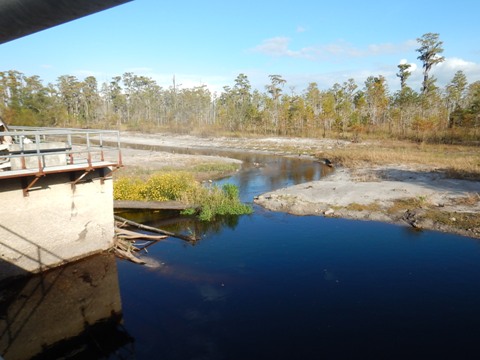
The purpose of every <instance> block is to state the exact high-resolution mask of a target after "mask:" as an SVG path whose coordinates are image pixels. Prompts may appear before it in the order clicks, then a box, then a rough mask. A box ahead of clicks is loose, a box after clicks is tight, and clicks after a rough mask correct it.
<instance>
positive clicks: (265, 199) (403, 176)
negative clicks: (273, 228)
mask: <svg viewBox="0 0 480 360" xmlns="http://www.w3.org/2000/svg"><path fill="white" fill-rule="evenodd" d="M479 194H480V182H475V181H467V180H459V179H449V178H447V177H445V175H444V174H443V173H441V172H435V171H427V170H426V169H420V168H417V169H415V168H412V167H407V166H404V165H391V166H382V167H373V168H368V169H362V170H350V169H338V170H337V171H336V172H335V173H333V174H331V175H329V176H327V177H326V178H325V179H322V180H319V181H314V182H310V183H305V184H300V185H296V186H292V187H288V188H284V189H280V190H277V191H273V192H269V193H266V194H263V195H261V196H259V197H258V198H257V199H255V202H256V203H257V204H259V205H262V206H264V207H265V208H267V209H270V210H273V211H284V212H288V213H291V214H296V215H324V216H336V217H343V218H351V219H360V220H377V221H385V222H391V223H403V224H410V225H411V226H414V227H417V228H425V229H433V230H440V231H448V232H453V233H458V234H462V235H466V236H471V237H478V238H480V195H479Z"/></svg>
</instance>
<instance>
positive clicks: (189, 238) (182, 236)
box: [114, 215, 198, 242]
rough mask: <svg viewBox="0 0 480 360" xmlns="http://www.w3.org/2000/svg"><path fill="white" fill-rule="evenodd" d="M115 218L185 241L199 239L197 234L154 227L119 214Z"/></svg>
mask: <svg viewBox="0 0 480 360" xmlns="http://www.w3.org/2000/svg"><path fill="white" fill-rule="evenodd" d="M114 218H115V220H118V221H120V222H122V223H125V224H128V225H130V226H135V227H138V228H139V229H142V230H146V231H150V232H155V233H157V234H162V235H167V236H171V237H176V238H178V239H182V240H185V241H188V242H196V241H197V240H198V239H197V238H196V237H195V236H188V235H183V234H176V233H172V232H170V231H166V230H162V229H158V228H155V227H152V226H148V225H143V224H140V223H137V222H135V221H132V220H128V219H125V218H123V217H121V216H118V215H114Z"/></svg>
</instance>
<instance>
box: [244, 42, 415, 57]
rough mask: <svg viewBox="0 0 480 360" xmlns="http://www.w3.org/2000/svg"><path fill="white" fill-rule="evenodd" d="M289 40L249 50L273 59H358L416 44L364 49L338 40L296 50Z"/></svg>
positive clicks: (377, 46)
mask: <svg viewBox="0 0 480 360" xmlns="http://www.w3.org/2000/svg"><path fill="white" fill-rule="evenodd" d="M290 42H291V39H290V38H288V37H274V38H270V39H265V40H263V41H262V43H261V44H260V45H257V46H255V47H254V48H253V49H251V50H252V51H253V52H257V53H261V54H265V55H268V56H273V57H291V58H303V59H309V60H324V59H326V58H358V57H367V56H379V55H387V54H397V53H402V52H405V51H409V50H412V49H413V48H414V46H415V44H416V42H415V41H414V40H407V41H405V42H403V43H399V44H394V43H384V44H370V45H368V46H366V47H364V48H359V47H355V46H354V45H352V44H350V43H348V42H346V41H344V40H339V41H337V42H334V43H329V44H323V45H312V46H308V47H303V48H300V49H298V50H293V49H291V48H290Z"/></svg>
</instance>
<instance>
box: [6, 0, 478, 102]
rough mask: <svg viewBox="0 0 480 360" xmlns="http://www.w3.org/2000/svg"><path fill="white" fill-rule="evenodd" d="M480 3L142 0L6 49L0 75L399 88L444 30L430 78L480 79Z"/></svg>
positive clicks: (218, 86) (213, 85) (216, 86)
mask: <svg viewBox="0 0 480 360" xmlns="http://www.w3.org/2000/svg"><path fill="white" fill-rule="evenodd" d="M478 14H480V1H478V0H457V1H446V2H445V1H442V2H439V1H438V0H435V1H431V0H423V1H422V0H416V1H411V0H403V1H396V2H391V1H388V2H387V1H368V0H364V1H347V0H344V1H328V2H327V1H319V0H318V1H317V0H242V1H233V0H232V1H227V0H204V1H198V0H197V1H195V0H176V1H163V0H134V1H132V2H130V3H127V4H124V5H120V6H117V7H115V8H111V9H108V10H105V11H103V12H100V13H97V14H93V15H90V16H87V17H84V18H81V19H77V20H74V21H72V22H69V23H66V24H62V25H59V26H57V27H54V28H51V29H47V30H44V31H41V32H38V33H35V34H32V35H29V36H26V37H23V38H20V39H17V40H13V41H11V42H8V43H5V44H2V45H0V71H6V70H18V71H20V72H22V73H23V74H25V75H26V76H33V75H38V76H40V78H41V79H42V80H43V82H44V84H45V85H46V84H47V83H50V82H51V83H54V82H55V81H56V79H57V78H58V77H59V76H61V75H73V76H76V77H77V78H78V79H79V80H83V79H84V78H85V77H87V76H91V75H93V76H95V77H96V78H97V81H98V82H99V83H103V82H106V81H109V80H110V79H111V78H112V77H113V76H119V75H122V74H124V73H126V72H133V73H134V74H136V75H143V76H148V77H150V78H152V79H154V80H155V81H156V82H157V83H158V84H159V85H160V86H162V87H164V88H168V87H170V86H172V80H173V77H174V76H175V81H176V84H177V85H178V86H180V87H182V88H191V87H194V86H202V85H207V86H208V88H209V89H210V90H211V91H212V92H217V93H220V92H221V91H222V89H223V87H224V86H233V85H234V84H235V78H236V77H237V76H238V75H239V74H245V75H247V77H248V79H249V81H250V83H251V85H252V87H253V88H256V89H258V90H260V91H264V90H265V86H266V85H267V84H269V83H270V79H269V77H268V76H269V75H274V74H275V75H280V76H282V78H283V79H284V80H286V83H285V87H284V89H285V90H284V91H291V92H294V93H297V94H298V93H301V92H303V91H304V90H305V89H306V88H307V86H308V84H309V83H312V82H316V83H317V84H318V86H319V88H320V89H328V88H331V87H332V86H333V85H334V84H335V83H339V84H342V83H343V82H344V81H347V80H348V79H350V78H353V79H354V80H355V82H356V84H357V85H358V86H359V88H362V87H363V86H364V82H365V80H366V79H367V77H369V76H379V75H382V76H384V77H385V78H386V79H387V83H388V86H389V90H390V91H391V92H394V91H396V90H398V88H399V86H400V84H399V79H398V77H397V76H396V75H395V74H396V73H397V72H398V67H397V66H398V64H399V63H401V62H407V63H409V64H411V65H412V66H411V68H410V70H413V71H412V75H411V77H410V78H409V79H408V85H409V86H410V87H412V88H413V89H414V90H417V91H419V90H420V86H421V80H422V63H421V62H420V61H419V60H418V59H417V57H418V55H419V53H418V52H417V51H416V49H417V48H418V47H419V44H418V42H417V38H420V37H421V36H422V35H424V34H426V33H429V32H431V33H438V34H439V38H440V40H441V41H443V48H444V52H443V54H442V55H443V56H444V57H445V61H444V62H443V63H441V64H440V65H437V66H435V67H434V69H433V70H432V72H431V74H432V75H434V76H435V77H436V78H437V80H438V81H437V85H439V86H441V87H443V86H445V85H446V84H448V83H449V82H450V81H451V79H452V77H453V75H454V74H455V72H456V71H458V70H462V71H463V72H464V73H465V75H466V76H467V79H468V81H469V83H472V82H474V81H478V80H480V21H478Z"/></svg>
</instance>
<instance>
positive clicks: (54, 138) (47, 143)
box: [0, 126, 122, 177]
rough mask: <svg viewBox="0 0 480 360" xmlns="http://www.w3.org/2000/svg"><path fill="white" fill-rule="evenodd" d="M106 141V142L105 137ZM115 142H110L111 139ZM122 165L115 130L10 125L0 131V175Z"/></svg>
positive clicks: (117, 136)
mask: <svg viewBox="0 0 480 360" xmlns="http://www.w3.org/2000/svg"><path fill="white" fill-rule="evenodd" d="M107 136H108V138H109V140H108V142H107V141H105V140H104V137H107ZM112 137H113V138H114V139H116V141H111V140H110V139H112ZM101 163H104V164H107V163H108V164H112V165H117V166H121V165H122V157H121V151H120V133H119V132H118V131H116V130H93V129H73V128H72V129H70V128H44V127H39V128H37V127H26V126H10V127H9V128H8V131H0V174H1V175H3V176H4V177H7V176H8V175H7V173H8V172H10V171H11V172H15V171H21V170H24V171H25V170H35V171H38V172H45V171H46V170H48V169H52V170H53V168H59V167H62V168H68V167H75V166H79V165H81V166H84V167H86V168H88V167H95V165H96V164H97V165H98V164H101Z"/></svg>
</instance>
